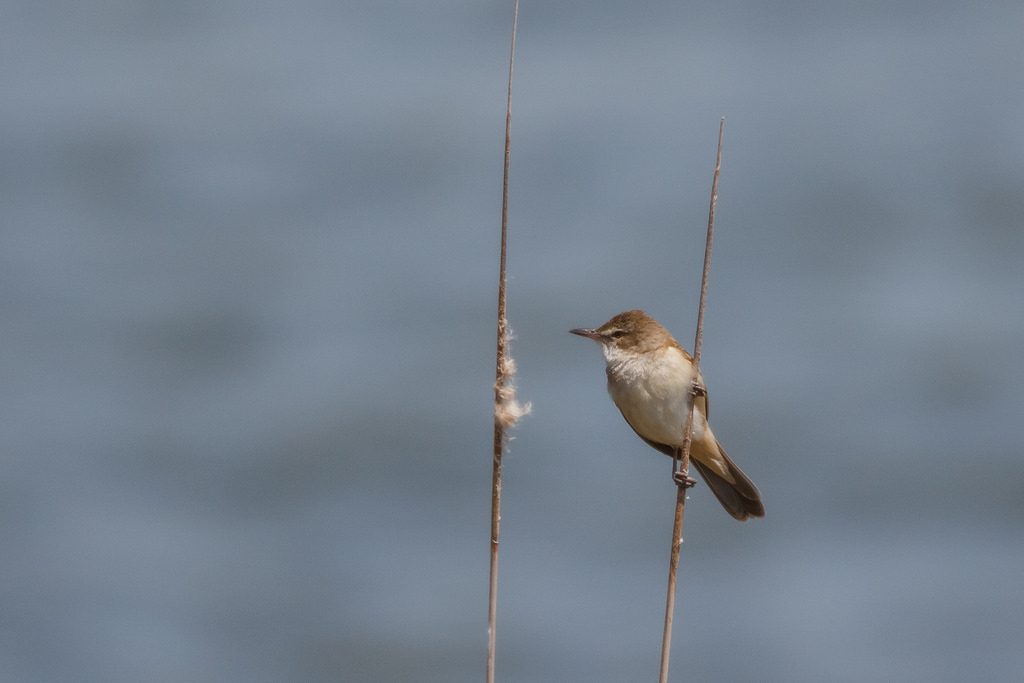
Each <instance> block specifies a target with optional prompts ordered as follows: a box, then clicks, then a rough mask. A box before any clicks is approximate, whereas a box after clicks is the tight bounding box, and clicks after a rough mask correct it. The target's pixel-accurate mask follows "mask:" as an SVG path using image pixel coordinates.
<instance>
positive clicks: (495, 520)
mask: <svg viewBox="0 0 1024 683" xmlns="http://www.w3.org/2000/svg"><path fill="white" fill-rule="evenodd" d="M518 25H519V0H515V2H514V6H513V11H512V46H511V48H510V49H509V55H508V92H507V94H506V99H505V165H504V171H503V173H502V181H501V255H500V256H499V259H498V336H497V345H496V349H495V377H494V451H493V462H492V471H491V568H490V585H489V589H488V597H487V683H494V657H495V650H496V649H497V643H498V638H497V621H498V544H499V542H500V540H501V459H502V455H503V454H504V449H505V431H506V430H507V429H509V428H511V427H512V426H513V425H514V424H515V423H516V422H517V421H518V420H519V418H521V417H522V416H523V415H526V414H527V413H528V412H530V405H529V404H525V405H522V404H520V403H519V402H518V401H517V400H516V393H515V385H514V383H513V382H514V378H515V362H514V361H513V360H512V357H511V356H510V355H509V352H508V345H509V337H510V334H509V327H508V318H507V316H506V312H505V282H506V279H507V278H506V262H507V254H508V170H509V159H510V156H511V151H512V73H513V66H514V64H515V56H516V30H517V28H518Z"/></svg>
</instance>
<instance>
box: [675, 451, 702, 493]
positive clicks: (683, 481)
mask: <svg viewBox="0 0 1024 683" xmlns="http://www.w3.org/2000/svg"><path fill="white" fill-rule="evenodd" d="M672 481H674V482H675V483H676V486H682V487H683V488H687V489H689V488H693V487H694V485H695V484H696V483H697V480H696V479H694V478H693V477H691V476H690V472H689V470H684V469H683V449H681V448H677V449H676V452H675V455H673V456H672Z"/></svg>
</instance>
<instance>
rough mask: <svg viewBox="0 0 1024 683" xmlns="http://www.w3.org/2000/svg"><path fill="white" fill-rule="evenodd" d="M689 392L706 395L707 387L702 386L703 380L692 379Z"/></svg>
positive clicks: (695, 394)
mask: <svg viewBox="0 0 1024 683" xmlns="http://www.w3.org/2000/svg"><path fill="white" fill-rule="evenodd" d="M690 392H691V393H692V394H693V395H694V396H707V395H708V388H707V387H706V386H704V383H703V382H699V381H697V380H693V381H692V382H690Z"/></svg>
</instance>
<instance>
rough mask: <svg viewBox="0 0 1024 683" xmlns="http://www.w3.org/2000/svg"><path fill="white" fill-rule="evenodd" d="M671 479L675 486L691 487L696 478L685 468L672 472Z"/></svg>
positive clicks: (694, 483)
mask: <svg viewBox="0 0 1024 683" xmlns="http://www.w3.org/2000/svg"><path fill="white" fill-rule="evenodd" d="M672 481H674V482H675V483H676V486H682V487H683V488H687V489H690V488H693V487H694V486H695V485H696V484H697V480H696V479H694V478H693V477H691V476H690V473H689V472H687V471H686V470H681V471H679V472H673V473H672Z"/></svg>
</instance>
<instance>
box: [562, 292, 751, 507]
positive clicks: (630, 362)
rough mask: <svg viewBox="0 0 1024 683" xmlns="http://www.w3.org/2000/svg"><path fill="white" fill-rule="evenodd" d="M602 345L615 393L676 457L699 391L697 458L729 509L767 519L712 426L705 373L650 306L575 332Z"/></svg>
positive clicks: (646, 432)
mask: <svg viewBox="0 0 1024 683" xmlns="http://www.w3.org/2000/svg"><path fill="white" fill-rule="evenodd" d="M570 332H572V333H573V334H578V335H580V336H581V337H587V338H589V339H593V340H594V341H596V342H598V343H599V344H600V345H601V350H602V351H603V352H604V358H605V361H606V362H607V367H606V368H605V371H606V372H607V374H608V393H609V394H611V397H612V401H614V402H615V405H616V407H618V409H619V411H620V412H621V413H622V416H623V417H624V418H626V422H627V423H629V426H630V427H632V428H633V431H634V432H636V433H637V436H639V437H640V438H641V439H643V440H644V441H646V442H647V443H648V444H649V445H650V446H652V447H653V448H656V449H658V450H659V451H661V452H662V453H664V454H666V455H669V456H672V455H673V454H674V453H675V452H676V450H677V449H678V448H680V447H681V446H682V445H683V432H684V431H685V429H686V417H687V413H688V412H689V407H690V399H691V397H692V396H693V390H694V388H695V387H696V388H697V389H698V395H697V397H696V399H695V400H694V407H693V437H692V441H691V446H690V462H692V463H693V464H694V465H696V467H697V471H698V472H700V473H701V476H702V477H704V481H706V482H707V484H708V487H710V488H711V492H712V493H714V494H715V497H716V498H718V502H719V503H721V504H722V507H724V508H725V510H726V512H728V513H729V514H730V515H732V516H733V517H735V518H736V519H738V520H740V521H743V520H746V519H747V518H748V517H764V505H762V504H761V495H760V493H758V491H757V487H756V486H754V482H752V481H750V478H749V477H747V475H745V474H743V471H742V470H740V468H739V467H737V466H736V463H734V462H733V461H732V460H730V459H729V456H728V455H727V454H726V452H725V449H724V448H722V445H721V444H720V443H718V440H717V439H716V438H715V435H714V434H713V433H712V432H711V427H710V426H709V425H708V419H707V418H708V401H707V392H706V390H705V389H704V378H703V377H702V376H701V375H700V373H699V372H698V371H697V366H696V365H695V364H694V362H693V356H691V355H690V354H689V353H688V352H687V351H686V349H684V348H683V347H682V346H681V345H680V344H679V342H677V341H676V340H675V339H674V338H673V337H672V335H671V334H669V331H668V330H666V329H665V328H664V327H662V326H661V325H660V324H659V323H658V321H657V320H655V319H654V318H652V317H651V316H649V315H647V314H646V313H644V312H643V311H640V310H635V311H626V312H625V313H619V314H618V315H617V316H615V317H614V318H612V319H611V320H609V321H608V322H606V323H605V324H604V325H601V327H598V328H596V329H575V330H570Z"/></svg>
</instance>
